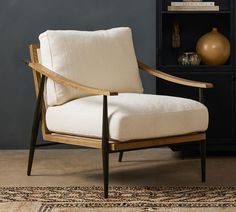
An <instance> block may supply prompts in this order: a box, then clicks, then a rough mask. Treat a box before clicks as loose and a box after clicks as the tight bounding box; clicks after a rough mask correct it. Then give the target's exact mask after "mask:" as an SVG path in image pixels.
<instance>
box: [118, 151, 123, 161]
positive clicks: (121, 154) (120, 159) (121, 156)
mask: <svg viewBox="0 0 236 212" xmlns="http://www.w3.org/2000/svg"><path fill="white" fill-rule="evenodd" d="M123 154H124V152H120V153H119V160H118V161H119V162H122V158H123Z"/></svg>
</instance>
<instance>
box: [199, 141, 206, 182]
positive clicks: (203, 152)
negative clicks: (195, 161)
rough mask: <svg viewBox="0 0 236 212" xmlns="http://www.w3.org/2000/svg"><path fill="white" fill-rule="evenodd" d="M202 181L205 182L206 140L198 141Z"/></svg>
mask: <svg viewBox="0 0 236 212" xmlns="http://www.w3.org/2000/svg"><path fill="white" fill-rule="evenodd" d="M200 149H201V174H202V182H203V183H204V182H206V141H201V142H200Z"/></svg>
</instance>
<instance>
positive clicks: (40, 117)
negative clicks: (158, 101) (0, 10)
mask: <svg viewBox="0 0 236 212" xmlns="http://www.w3.org/2000/svg"><path fill="white" fill-rule="evenodd" d="M39 48H40V46H39V45H38V44H32V45H30V46H29V50H30V59H31V61H30V62H29V63H27V65H28V66H29V67H31V69H32V71H33V78H34V86H35V93H36V97H37V101H36V107H35V112H34V119H33V126H32V133H31V143H30V153H29V160H28V170H27V174H28V175H30V174H31V169H32V163H33V158H34V151H35V148H36V147H39V146H43V145H37V144H36V141H37V136H38V131H39V127H40V123H41V129H42V135H43V139H44V140H45V141H49V142H53V143H63V144H71V145H79V146H85V147H92V148H97V149H102V157H103V175H104V197H105V198H107V197H108V182H109V154H110V153H115V152H120V155H119V161H122V156H123V152H125V151H131V150H138V149H145V148H153V147H158V146H165V145H171V144H180V143H187V142H200V149H201V173H202V182H205V179H206V171H205V169H206V132H196V133H191V134H187V135H180V136H171V137H164V138H156V139H145V140H144V139H142V140H131V141H127V142H118V141H111V140H110V139H109V123H108V104H107V101H108V96H114V95H118V92H115V91H108V90H101V89H97V88H92V87H88V86H85V85H82V84H79V83H77V82H74V81H72V80H69V79H66V78H65V77H63V76H61V75H59V74H56V73H55V72H53V71H51V70H49V69H47V68H46V67H44V66H43V65H41V64H39V61H38V52H37V50H38V49H39ZM138 65H139V68H140V69H142V70H144V71H145V72H147V73H149V74H151V75H153V76H154V77H158V78H161V79H163V80H167V81H170V82H172V83H177V84H181V85H185V86H190V87H195V88H198V89H199V101H200V102H203V89H205V88H212V87H213V85H212V84H211V83H204V82H197V81H191V80H186V79H182V78H179V77H175V76H172V75H169V74H166V73H164V72H161V71H158V70H155V69H153V68H151V67H149V66H147V65H145V64H143V63H141V62H138ZM46 78H51V79H52V80H54V81H56V82H57V83H60V84H62V85H64V86H67V87H71V88H74V89H79V90H81V91H85V92H87V93H91V94H95V95H101V96H103V119H102V122H103V123H102V126H103V127H102V138H101V139H99V138H90V137H79V136H73V135H67V134H59V133H54V132H50V131H49V130H48V129H47V125H46V119H45V114H46V107H45V104H44V98H43V96H44V95H43V94H44V84H45V80H46ZM46 145H47V144H46ZM49 145H50V143H49Z"/></svg>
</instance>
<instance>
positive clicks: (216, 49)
mask: <svg viewBox="0 0 236 212" xmlns="http://www.w3.org/2000/svg"><path fill="white" fill-rule="evenodd" d="M196 51H197V53H198V55H199V56H200V57H201V59H202V62H203V64H206V65H223V64H225V63H226V62H227V60H228V59H229V57H230V42H229V40H228V39H227V38H226V37H225V36H224V35H222V34H221V33H219V32H218V30H217V28H213V29H212V31H211V32H209V33H207V34H205V35H203V36H202V37H201V38H200V39H199V40H198V42H197V47H196Z"/></svg>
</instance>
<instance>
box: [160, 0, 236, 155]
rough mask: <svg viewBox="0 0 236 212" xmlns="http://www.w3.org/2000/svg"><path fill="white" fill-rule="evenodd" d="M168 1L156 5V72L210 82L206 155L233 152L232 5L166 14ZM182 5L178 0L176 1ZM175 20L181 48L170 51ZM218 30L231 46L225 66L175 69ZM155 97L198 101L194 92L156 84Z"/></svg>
mask: <svg viewBox="0 0 236 212" xmlns="http://www.w3.org/2000/svg"><path fill="white" fill-rule="evenodd" d="M171 1H178V0H160V1H157V19H156V20H157V21H156V23H157V42H156V44H157V46H156V48H157V58H156V61H157V68H158V69H160V70H162V71H164V72H167V73H170V74H173V75H175V76H180V77H184V78H187V79H191V80H200V81H205V82H212V83H214V85H215V88H214V89H209V90H205V104H206V106H207V107H208V109H209V113H210V124H209V130H208V139H207V141H208V145H207V150H208V151H236V132H235V131H236V95H235V94H236V93H235V91H236V69H235V68H236V63H235V61H236V60H235V59H236V57H235V47H236V46H235V35H236V31H235V28H236V26H235V24H236V19H235V9H236V8H235V2H234V0H215V1H214V0H209V1H214V2H215V3H216V5H219V6H220V11H186V12H185V11H167V6H168V5H170V4H171ZM179 1H181V0H179ZM174 20H178V23H179V25H180V31H181V32H180V36H181V47H180V48H178V49H175V48H172V45H171V44H172V42H171V35H172V26H173V22H174ZM213 27H217V28H218V29H219V31H220V32H221V33H222V34H224V35H225V36H226V37H227V38H228V39H229V40H230V43H231V56H230V59H229V60H228V62H227V63H226V64H225V65H219V66H209V65H200V66H192V67H186V66H181V65H178V62H177V58H178V56H179V55H180V54H182V53H183V52H188V51H196V50H195V47H196V43H197V40H198V39H199V38H200V37H201V36H202V35H204V34H205V33H207V32H210V31H211V29H212V28H213ZM156 85H157V94H162V95H173V96H182V97H186V98H191V99H196V100H197V99H198V93H197V89H194V88H186V87H184V86H179V85H174V84H169V83H166V82H164V81H162V80H157V83H156ZM171 148H172V149H173V150H195V148H198V147H197V146H196V147H195V146H194V145H187V146H186V145H183V146H172V147H171Z"/></svg>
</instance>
